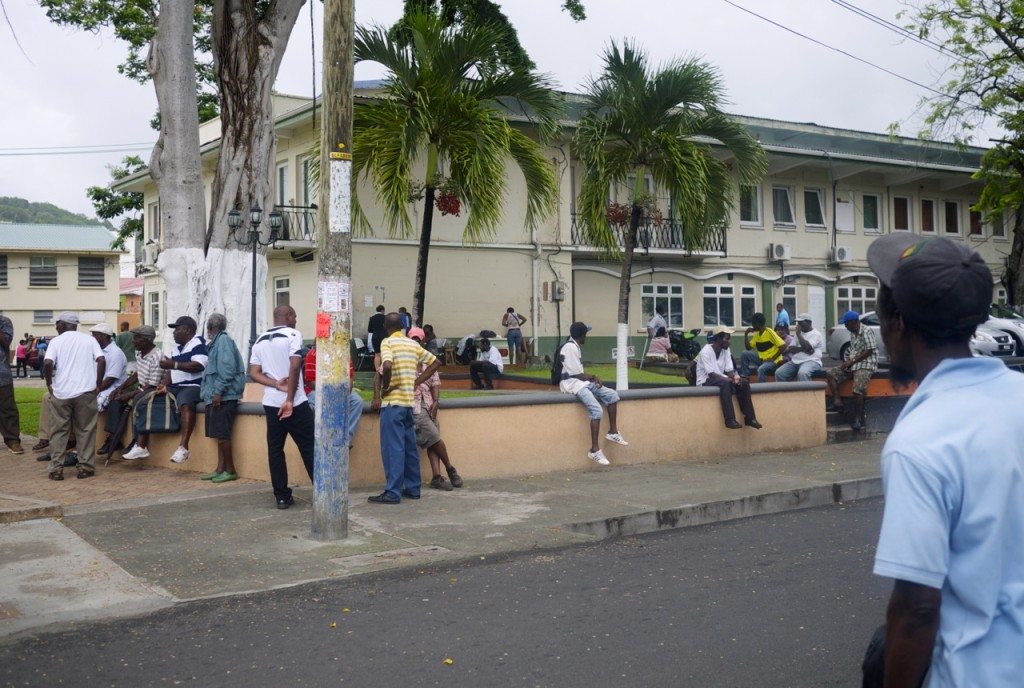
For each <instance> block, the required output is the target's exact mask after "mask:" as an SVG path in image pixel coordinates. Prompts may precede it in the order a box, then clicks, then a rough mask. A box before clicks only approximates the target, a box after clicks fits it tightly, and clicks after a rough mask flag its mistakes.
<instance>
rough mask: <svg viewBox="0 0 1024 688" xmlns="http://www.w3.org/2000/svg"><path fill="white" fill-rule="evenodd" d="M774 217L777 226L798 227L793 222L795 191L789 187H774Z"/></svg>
mask: <svg viewBox="0 0 1024 688" xmlns="http://www.w3.org/2000/svg"><path fill="white" fill-rule="evenodd" d="M772 216H773V218H774V220H775V224H776V225H781V226H783V227H795V226H796V222H795V221H794V220H793V189H791V188H789V187H788V186H773V187H772Z"/></svg>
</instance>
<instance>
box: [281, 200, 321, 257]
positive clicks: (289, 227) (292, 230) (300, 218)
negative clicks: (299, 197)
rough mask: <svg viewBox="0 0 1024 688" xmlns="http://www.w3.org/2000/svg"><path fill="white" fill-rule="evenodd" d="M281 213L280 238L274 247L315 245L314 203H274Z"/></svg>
mask: <svg viewBox="0 0 1024 688" xmlns="http://www.w3.org/2000/svg"><path fill="white" fill-rule="evenodd" d="M274 210H276V211H278V212H279V213H281V238H280V239H279V240H278V242H277V244H275V246H274V248H278V249H294V248H312V247H315V246H316V223H317V216H318V214H319V212H320V211H319V210H317V207H316V205H315V204H314V205H308V206H306V205H275V206H274Z"/></svg>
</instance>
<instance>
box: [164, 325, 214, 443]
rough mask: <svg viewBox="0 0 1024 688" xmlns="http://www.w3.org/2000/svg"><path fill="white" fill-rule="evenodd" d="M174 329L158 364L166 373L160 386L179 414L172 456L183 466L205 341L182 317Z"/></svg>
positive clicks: (201, 377) (191, 426) (199, 380)
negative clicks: (170, 396) (168, 348)
mask: <svg viewBox="0 0 1024 688" xmlns="http://www.w3.org/2000/svg"><path fill="white" fill-rule="evenodd" d="M168 327H170V328H171V329H173V330H174V344H175V346H173V347H172V348H171V357H170V358H165V359H163V360H161V361H160V367H161V368H163V369H164V370H166V371H167V373H166V374H165V375H164V384H163V386H164V387H165V388H166V389H167V391H168V392H170V393H171V394H173V395H174V403H175V404H176V405H177V407H178V413H179V414H180V415H181V438H180V440H179V442H178V448H177V449H175V450H174V454H172V455H171V461H173V462H174V463H184V462H185V460H186V459H188V456H189V450H188V442H189V439H190V438H191V437H192V431H193V430H194V429H195V427H196V404H198V403H199V383H200V382H202V379H203V368H205V367H206V359H207V358H208V357H207V355H206V340H205V339H203V338H202V337H200V336H198V335H197V334H196V330H198V329H199V325H197V324H196V321H195V320H193V319H192V318H190V317H188V316H187V315H183V316H181V317H180V318H178V319H177V320H175V321H174V322H172V323H171V324H170V325H168Z"/></svg>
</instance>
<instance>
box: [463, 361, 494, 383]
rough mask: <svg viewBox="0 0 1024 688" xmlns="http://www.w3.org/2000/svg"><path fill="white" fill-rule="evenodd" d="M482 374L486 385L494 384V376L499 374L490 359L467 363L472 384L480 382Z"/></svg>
mask: <svg viewBox="0 0 1024 688" xmlns="http://www.w3.org/2000/svg"><path fill="white" fill-rule="evenodd" d="M481 375H483V378H484V381H485V382H486V383H487V386H488V387H493V386H494V378H496V377H498V376H500V375H501V371H500V370H498V366H496V365H494V364H493V363H491V362H490V361H473V362H472V363H470V364H469V376H470V377H471V378H473V384H474V385H479V384H480V376H481Z"/></svg>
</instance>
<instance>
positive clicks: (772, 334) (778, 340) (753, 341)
mask: <svg viewBox="0 0 1024 688" xmlns="http://www.w3.org/2000/svg"><path fill="white" fill-rule="evenodd" d="M785 346H786V342H784V341H782V337H780V336H779V333H778V332H776V331H775V330H773V329H772V328H770V327H766V328H764V331H763V332H760V333H758V332H751V333H750V348H751V349H753V350H754V351H756V352H757V356H758V358H760V359H761V360H762V361H773V362H774V363H776V364H778V363H782V349H783V348H784V347H785Z"/></svg>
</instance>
